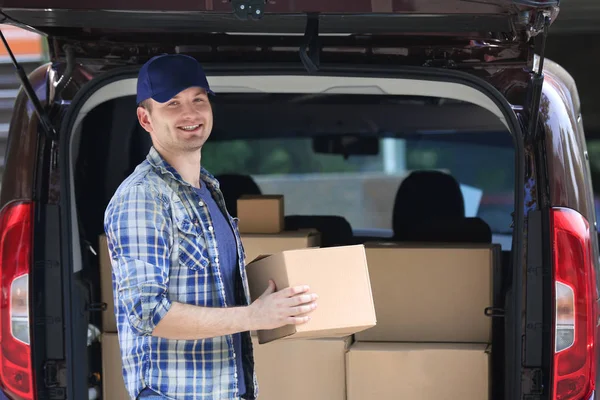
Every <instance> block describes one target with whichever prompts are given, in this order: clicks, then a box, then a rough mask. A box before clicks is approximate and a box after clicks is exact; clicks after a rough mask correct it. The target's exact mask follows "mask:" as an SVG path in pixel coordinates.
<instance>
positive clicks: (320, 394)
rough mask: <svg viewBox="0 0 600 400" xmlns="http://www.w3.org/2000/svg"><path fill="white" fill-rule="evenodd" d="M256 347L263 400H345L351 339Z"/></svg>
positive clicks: (256, 365)
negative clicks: (347, 358) (347, 357)
mask: <svg viewBox="0 0 600 400" xmlns="http://www.w3.org/2000/svg"><path fill="white" fill-rule="evenodd" d="M252 342H253V344H254V362H255V369H256V376H257V379H258V387H259V392H260V394H259V398H260V399H262V400H281V399H288V400H305V399H311V400H345V399H346V352H347V351H348V348H349V346H350V344H351V337H350V336H346V337H344V338H337V339H307V340H287V341H277V342H272V343H268V344H262V345H259V344H258V340H257V339H256V338H252Z"/></svg>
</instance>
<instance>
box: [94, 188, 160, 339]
mask: <svg viewBox="0 0 600 400" xmlns="http://www.w3.org/2000/svg"><path fill="white" fill-rule="evenodd" d="M168 207H169V206H168V203H167V202H166V201H164V200H163V199H162V197H161V196H160V195H159V194H158V193H157V192H156V190H155V189H153V188H151V187H146V186H142V185H137V186H133V187H131V188H128V189H127V190H126V191H125V192H124V193H122V194H120V195H119V196H116V197H115V198H114V199H113V200H112V201H111V203H110V204H109V206H108V207H107V209H106V213H105V232H106V237H107V242H108V249H109V253H110V257H111V263H112V271H113V272H112V274H113V275H112V276H113V293H114V294H113V295H114V300H115V304H116V305H118V308H119V310H120V313H123V314H124V315H125V317H126V320H128V321H129V324H130V326H131V330H132V331H133V333H134V334H136V335H140V336H141V335H151V334H152V331H153V330H154V328H155V327H156V325H158V323H159V322H160V320H161V319H162V318H163V317H164V316H165V315H166V314H167V312H168V311H169V309H170V307H171V301H170V300H169V298H168V296H167V291H168V282H169V268H170V262H171V261H170V255H171V248H172V232H171V218H170V216H169V213H168ZM117 321H119V316H118V317H117Z"/></svg>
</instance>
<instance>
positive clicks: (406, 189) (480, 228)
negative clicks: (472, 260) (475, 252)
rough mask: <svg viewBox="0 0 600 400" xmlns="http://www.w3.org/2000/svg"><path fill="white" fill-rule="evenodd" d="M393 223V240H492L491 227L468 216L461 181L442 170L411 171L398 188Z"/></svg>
mask: <svg viewBox="0 0 600 400" xmlns="http://www.w3.org/2000/svg"><path fill="white" fill-rule="evenodd" d="M392 218H393V221H392V226H393V230H394V240H399V241H414V242H468V243H491V241H492V233H491V229H490V227H489V226H488V225H487V224H486V223H485V222H484V221H483V220H482V219H480V218H466V217H465V204H464V199H463V195H462V192H461V190H460V185H459V183H458V182H457V181H456V179H454V177H452V176H451V175H449V174H446V173H444V172H440V171H415V172H412V173H411V174H410V175H409V176H408V177H406V179H404V181H402V183H401V184H400V187H399V188H398V192H397V193H396V199H395V203H394V211H393V217H392Z"/></svg>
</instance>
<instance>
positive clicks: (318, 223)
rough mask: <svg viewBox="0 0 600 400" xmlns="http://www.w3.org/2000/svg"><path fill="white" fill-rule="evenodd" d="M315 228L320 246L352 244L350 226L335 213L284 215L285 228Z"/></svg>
mask: <svg viewBox="0 0 600 400" xmlns="http://www.w3.org/2000/svg"><path fill="white" fill-rule="evenodd" d="M310 228H312V229H316V230H317V231H319V232H320V233H321V247H332V246H343V245H348V244H353V234H352V226H351V225H350V223H349V222H348V220H346V218H344V217H341V216H337V215H286V217H285V229H286V230H298V229H310Z"/></svg>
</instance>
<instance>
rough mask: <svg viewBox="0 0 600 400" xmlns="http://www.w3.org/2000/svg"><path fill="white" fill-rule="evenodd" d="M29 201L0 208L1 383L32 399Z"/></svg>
mask: <svg viewBox="0 0 600 400" xmlns="http://www.w3.org/2000/svg"><path fill="white" fill-rule="evenodd" d="M32 212H33V206H32V204H31V203H10V204H8V205H6V206H5V207H4V208H3V209H2V211H0V289H1V290H2V293H1V295H0V385H1V386H2V390H3V391H4V392H6V393H7V394H8V395H9V396H10V397H11V398H12V399H23V400H25V399H33V398H34V392H35V391H34V386H33V370H32V367H31V347H30V338H29V331H30V329H29V327H30V325H29V272H30V270H31V247H32V241H33V235H32V226H31V221H32Z"/></svg>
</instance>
